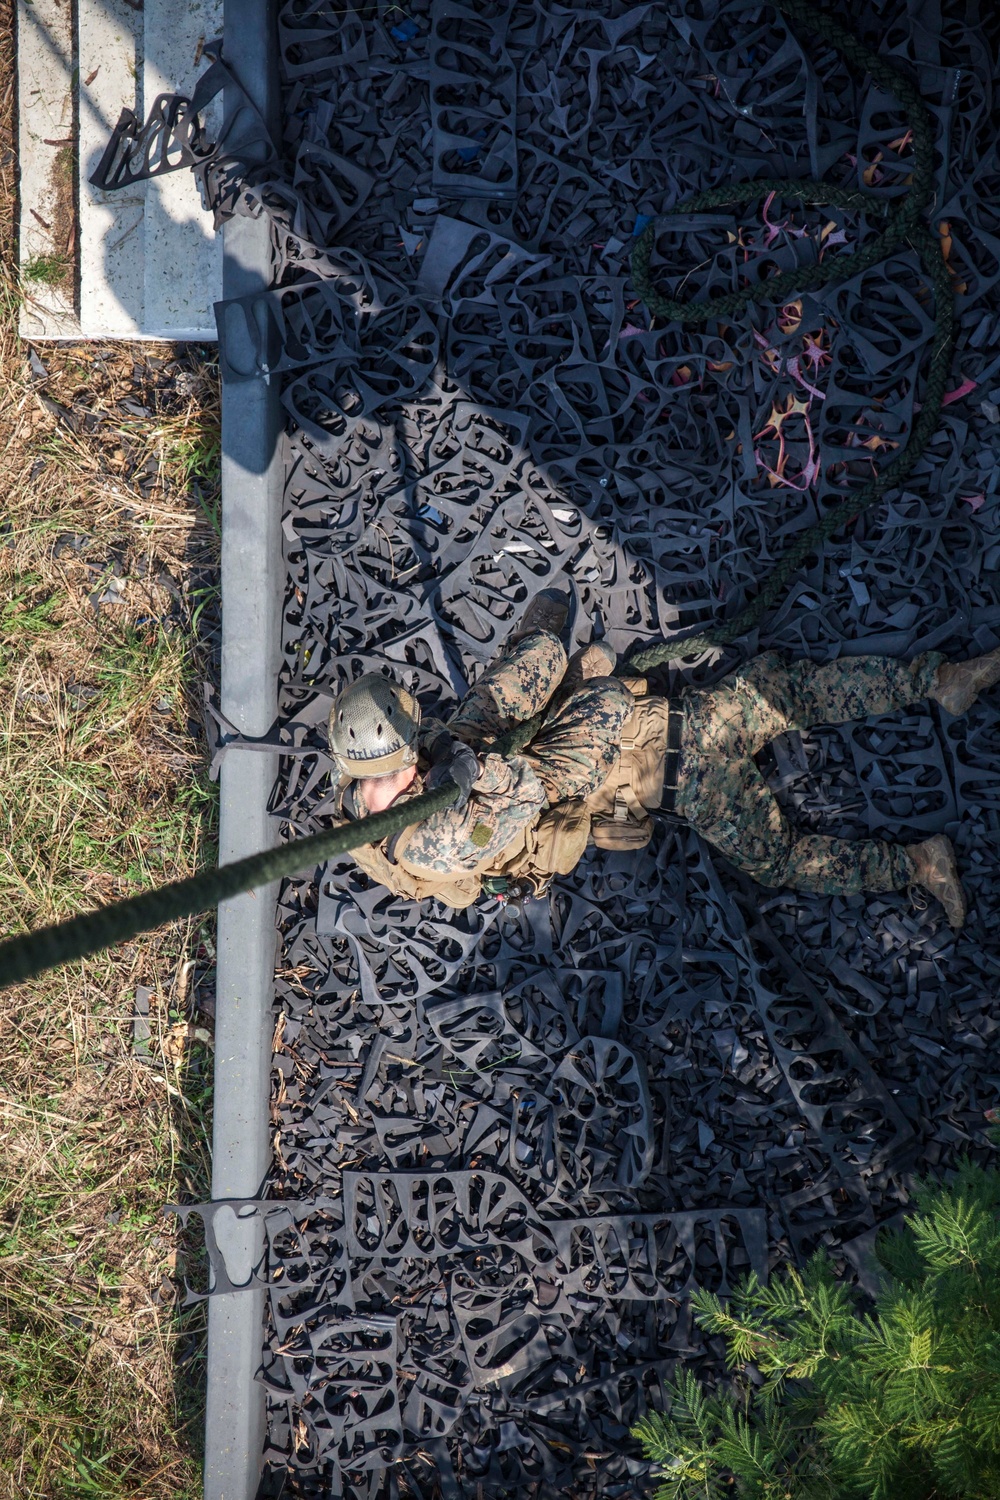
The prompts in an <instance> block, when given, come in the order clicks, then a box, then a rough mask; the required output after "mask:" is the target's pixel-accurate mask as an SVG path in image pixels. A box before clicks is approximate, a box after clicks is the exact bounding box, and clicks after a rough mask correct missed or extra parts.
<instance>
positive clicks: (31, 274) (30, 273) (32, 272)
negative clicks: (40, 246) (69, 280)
mask: <svg viewBox="0 0 1000 1500" xmlns="http://www.w3.org/2000/svg"><path fill="white" fill-rule="evenodd" d="M68 274H69V261H68V260H67V258H66V256H65V255H33V256H32V257H31V259H30V260H29V261H25V263H24V265H23V266H22V267H21V277H22V279H23V280H24V281H31V282H34V283H35V285H36V286H60V285H61V284H62V282H64V281H65V280H66V277H67V276H68Z"/></svg>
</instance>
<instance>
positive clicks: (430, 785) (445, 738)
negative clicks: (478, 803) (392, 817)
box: [424, 734, 479, 811]
mask: <svg viewBox="0 0 1000 1500" xmlns="http://www.w3.org/2000/svg"><path fill="white" fill-rule="evenodd" d="M429 754H430V758H431V768H430V771H429V772H428V773H427V779H426V781H425V783H424V785H425V787H426V789H427V791H429V792H433V791H434V789H435V787H439V786H440V785H441V784H442V782H445V781H454V782H456V783H457V785H458V791H457V792H456V794H455V800H454V802H451V803H449V807H451V808H453V809H454V810H455V811H458V809H459V808H462V807H464V806H465V804H466V803H467V802H468V800H469V793H470V792H471V791H472V788H473V785H474V784H475V782H476V781H477V780H478V779H479V761H478V760H477V759H476V753H475V751H474V750H471V749H470V748H469V746H468V745H466V744H463V743H462V741H461V740H457V739H456V738H455V736H454V735H452V734H439V735H438V737H437V739H436V740H434V741H433V742H432V744H431V746H430V751H429Z"/></svg>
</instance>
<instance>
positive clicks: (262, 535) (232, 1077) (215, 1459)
mask: <svg viewBox="0 0 1000 1500" xmlns="http://www.w3.org/2000/svg"><path fill="white" fill-rule="evenodd" d="M274 36H275V26H274V16H273V9H272V4H271V0H225V39H226V42H225V45H226V57H227V60H228V62H229V64H230V66H231V67H232V69H233V71H234V73H235V74H236V76H237V77H238V78H239V79H240V80H241V82H242V83H243V85H244V87H245V88H246V90H247V92H248V94H249V95H250V96H251V98H252V99H253V100H254V101H255V103H256V104H257V106H258V107H259V109H260V110H261V113H262V114H263V116H264V118H265V120H267V121H268V122H269V123H271V124H272V125H273V123H274V117H275V115H276V113H277V109H278V81H277V71H276V53H277V48H276V45H275V43H274ZM233 103H234V101H230V100H229V99H228V98H227V100H226V110H227V113H228V111H229V109H230V108H231V107H233ZM222 275H223V296H224V297H226V298H229V297H240V296H244V295H246V294H247V293H249V292H253V291H259V290H261V289H263V288H266V287H268V286H269V285H270V284H271V242H270V233H269V228H268V223H267V221H266V220H265V219H258V220H255V219H243V218H237V219H233V220H231V221H230V222H229V223H228V224H227V225H226V226H225V230H224V242H223V272H222ZM280 427H281V421H280V407H279V399H278V391H277V388H276V387H275V386H271V385H265V384H264V383H263V382H262V381H246V382H243V383H239V384H234V385H231V386H227V385H224V386H223V391H222V695H221V697H222V705H221V706H222V711H223V713H225V714H226V715H227V717H228V718H229V719H231V721H232V722H233V723H234V724H235V725H236V726H237V727H238V728H239V729H240V731H241V732H242V733H244V734H247V735H261V734H264V733H265V732H266V731H267V730H268V729H269V728H270V726H271V724H272V723H273V721H274V716H275V712H276V709H277V679H278V666H279V662H280V655H281V605H282V597H283V585H284V566H283V555H282V548H281V525H280V523H281V495H282V477H283V475H282V462H281V455H280V450H279V442H278V439H279V434H280ZM276 775H277V757H276V756H274V755H265V754H261V753H259V752H252V753H251V752H246V751H240V750H239V749H234V750H232V751H230V753H229V754H228V755H227V756H226V757H225V758H224V760H223V762H222V771H221V777H220V782H221V809H220V836H219V862H220V864H227V863H229V862H230V861H232V860H234V859H239V858H241V857H242V856H243V855H244V854H250V853H252V852H254V851H255V850H258V849H265V848H268V847H271V846H272V845H274V844H275V843H276V842H277V826H276V824H275V821H274V819H272V818H269V817H268V814H267V800H268V795H269V793H270V791H271V788H272V786H273V784H274V780H275V777H276ZM276 896H277V884H272V885H269V886H265V887H263V888H262V889H260V890H258V891H255V892H252V893H249V894H247V895H243V896H237V897H234V898H233V899H232V900H230V901H226V902H223V903H222V905H220V907H219V936H218V988H217V1002H216V1039H215V1123H214V1137H213V1143H212V1197H213V1198H216V1199H217V1198H242V1197H253V1196H254V1195H256V1194H257V1193H258V1192H259V1191H260V1188H261V1185H262V1183H263V1180H264V1178H265V1176H266V1174H267V1171H268V1167H269V1165H270V1132H269V1129H268V1107H269V1090H270V1070H271V1035H272V1016H271V1007H272V1002H273V990H274V960H275V949H276V932H275V925H274V911H275V900H276ZM234 1234H235V1235H237V1236H239V1237H240V1240H239V1243H238V1244H229V1245H227V1246H226V1258H227V1264H228V1265H229V1267H230V1270H231V1274H233V1276H234V1279H244V1277H246V1276H248V1275H249V1271H250V1268H251V1267H252V1266H253V1265H254V1263H255V1262H256V1261H257V1260H259V1258H260V1253H261V1249H262V1245H263V1231H262V1223H261V1220H260V1219H259V1218H257V1217H256V1216H255V1217H254V1218H253V1219H251V1220H250V1221H249V1222H247V1221H238V1222H237V1224H236V1226H235V1229H234ZM263 1315H264V1294H263V1291H262V1290H261V1289H256V1290H254V1291H247V1292H234V1293H229V1294H227V1295H224V1296H218V1297H213V1298H212V1299H211V1301H210V1303H209V1316H208V1391H207V1408H206V1417H205V1489H204V1493H205V1500H254V1497H255V1496H256V1494H257V1489H258V1485H259V1481H260V1473H261V1455H262V1451H263V1445H264V1419H265V1411H264V1388H263V1386H262V1385H260V1383H259V1382H257V1381H256V1380H255V1378H254V1377H255V1375H256V1373H257V1370H258V1369H259V1367H260V1363H261V1357H262V1348H263Z"/></svg>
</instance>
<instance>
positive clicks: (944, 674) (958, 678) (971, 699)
mask: <svg viewBox="0 0 1000 1500" xmlns="http://www.w3.org/2000/svg"><path fill="white" fill-rule="evenodd" d="M997 682H1000V646H998V647H997V649H996V650H995V651H988V652H987V653H986V655H985V656H974V657H973V658H972V660H971V661H946V662H942V663H941V665H940V666H939V667H938V669H937V672H936V674H935V677H934V686H933V687H932V688H931V690H930V692H929V693H928V695H927V696H928V697H929V698H933V699H934V701H935V703H940V705H941V707H942V708H943V709H946V710H947V712H948V713H950V714H954V715H955V716H956V717H957V716H958V715H959V714H964V713H968V711H969V709H970V708H971V707H972V705H973V704H974V703H975V701H976V699H977V698H978V697H979V694H980V693H981V692H983V691H984V690H985V689H986V688H991V687H993V685H994V683H997Z"/></svg>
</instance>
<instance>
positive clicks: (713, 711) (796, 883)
mask: <svg viewBox="0 0 1000 1500" xmlns="http://www.w3.org/2000/svg"><path fill="white" fill-rule="evenodd" d="M944 660H945V658H944V656H943V655H942V654H941V652H939V651H928V652H926V653H925V654H924V655H923V656H918V657H916V658H915V659H914V660H913V661H911V662H904V661H897V660H894V659H893V658H892V657H882V656H860V657H847V658H843V659H842V660H840V661H832V662H827V663H826V664H825V665H823V666H816V665H815V664H814V663H812V662H809V661H798V662H792V663H786V662H785V661H784V660H783V659H782V658H781V657H780V656H779V655H778V653H777V652H774V651H768V652H765V653H764V654H763V655H761V656H758V657H755V658H754V660H753V661H751V662H749V663H748V664H747V665H746V666H745V667H741V668H740V669H739V670H738V671H736V672H733V673H731V674H730V675H729V676H728V677H725V678H724V679H723V680H722V681H721V682H720V683H718V684H717V685H716V686H715V687H714V688H710V689H709V690H707V691H705V692H694V691H691V692H688V693H685V695H684V710H685V721H684V730H683V735H682V738H681V753H680V759H679V764H678V772H677V784H678V793H677V800H676V803H675V811H676V812H677V813H678V814H680V815H681V816H682V817H684V818H687V819H688V820H689V822H690V823H691V824H692V825H693V826H694V827H695V828H696V829H697V830H698V832H699V833H700V834H702V835H703V836H704V837H705V838H706V839H707V840H708V841H709V843H711V844H714V845H715V847H716V848H717V849H718V850H719V851H720V853H722V854H724V855H725V857H726V858H727V859H728V860H730V861H731V862H732V863H733V864H734V865H736V866H737V867H738V868H739V869H741V870H744V871H746V873H747V874H748V875H750V876H752V877H753V879H754V880H756V881H758V882H759V884H761V885H770V886H789V887H790V888H791V889H792V890H796V891H816V892H819V893H820V894H824V895H832V894H835V893H838V892H839V893H841V894H844V895H855V894H857V893H858V892H861V891H892V890H899V889H900V888H901V887H903V886H906V885H908V884H909V883H910V882H911V881H912V880H913V879H914V873H915V872H914V866H913V860H912V858H911V856H910V855H909V854H908V853H907V851H906V849H905V847H904V846H903V845H901V844H887V843H884V842H883V841H881V840H879V839H864V840H858V841H856V842H854V841H847V840H844V839H833V838H827V837H825V836H823V835H821V834H805V835H799V834H797V833H795V832H794V831H793V829H792V827H791V825H790V824H789V822H788V820H787V818H786V817H785V815H784V814H783V813H782V811H781V809H780V807H779V806H778V804H777V802H776V801H775V799H774V797H773V796H772V794H771V792H770V791H769V790H768V787H767V783H766V782H765V780H764V778H763V776H762V775H761V773H760V771H758V769H757V767H756V766H755V765H754V762H753V760H752V757H753V756H754V755H756V754H757V752H758V751H760V750H762V749H763V748H764V746H765V745H766V744H767V743H768V741H769V740H773V739H775V738H776V736H777V735H779V734H784V733H785V732H786V731H787V730H790V729H810V728H812V727H813V726H815V725H817V724H844V723H847V722H848V721H849V720H851V719H863V718H866V717H867V716H868V715H869V714H890V713H894V712H896V711H897V710H898V709H901V708H906V707H907V706H908V705H910V704H911V703H916V702H917V701H919V700H920V699H921V698H926V697H927V695H928V693H929V692H930V689H931V687H932V685H933V682H934V674H935V672H936V670H937V668H938V666H939V665H940V663H941V662H943V661H944Z"/></svg>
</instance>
